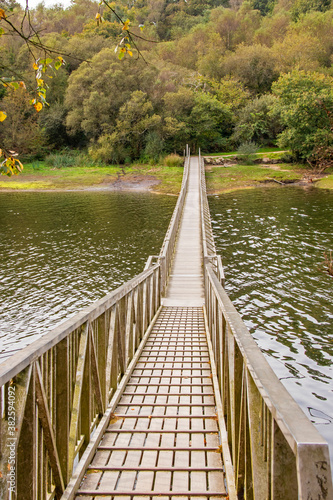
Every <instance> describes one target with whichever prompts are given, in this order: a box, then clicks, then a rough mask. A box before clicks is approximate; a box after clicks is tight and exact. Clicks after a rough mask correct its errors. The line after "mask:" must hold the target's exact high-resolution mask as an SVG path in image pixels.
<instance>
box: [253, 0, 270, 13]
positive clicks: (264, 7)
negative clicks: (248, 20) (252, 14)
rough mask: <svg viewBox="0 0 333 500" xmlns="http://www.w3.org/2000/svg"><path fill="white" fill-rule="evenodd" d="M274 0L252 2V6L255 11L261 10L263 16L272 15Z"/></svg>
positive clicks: (255, 0)
mask: <svg viewBox="0 0 333 500" xmlns="http://www.w3.org/2000/svg"><path fill="white" fill-rule="evenodd" d="M274 5H275V1H274V0H252V2H251V6H252V8H253V9H256V10H259V11H260V13H261V15H262V16H267V15H268V14H271V13H272V11H273V9H274Z"/></svg>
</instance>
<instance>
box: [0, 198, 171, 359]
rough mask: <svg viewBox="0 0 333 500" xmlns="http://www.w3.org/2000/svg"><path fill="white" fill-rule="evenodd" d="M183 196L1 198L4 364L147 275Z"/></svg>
mask: <svg viewBox="0 0 333 500" xmlns="http://www.w3.org/2000/svg"><path fill="white" fill-rule="evenodd" d="M175 203H176V197H171V196H159V195H155V194H151V193H119V192H109V193H106V192H99V193H96V192H66V193H18V194H15V193H8V194H7V193H1V194H0V207H1V217H0V252H1V262H0V294H1V303H0V332H1V338H0V359H1V358H2V359H4V357H5V356H8V354H9V353H11V352H13V351H14V350H16V349H19V348H22V347H24V346H25V345H27V344H28V343H31V342H32V341H33V340H36V339H37V338H39V337H40V336H41V335H43V334H44V333H47V331H48V330H49V329H50V328H51V327H54V326H55V325H56V324H59V323H60V322H61V321H63V320H64V319H66V318H68V317H69V316H70V315H72V314H73V313H75V312H77V311H79V310H80V309H82V308H83V307H85V306H87V305H89V304H91V303H92V302H94V301H95V300H97V299H100V298H101V297H103V296H104V295H105V294H106V293H108V292H110V291H111V290H112V289H115V288H116V287H118V286H119V285H121V284H122V283H124V282H125V281H127V280H129V279H130V278H132V277H134V276H135V275H136V274H138V273H139V272H141V271H143V268H144V265H145V262H146V260H147V258H148V256H149V255H154V254H158V253H159V251H160V247H161V245H162V242H163V239H164V236H165V232H166V230H167V227H168V225H169V221H170V218H171V215H172V212H173V209H174V206H175Z"/></svg>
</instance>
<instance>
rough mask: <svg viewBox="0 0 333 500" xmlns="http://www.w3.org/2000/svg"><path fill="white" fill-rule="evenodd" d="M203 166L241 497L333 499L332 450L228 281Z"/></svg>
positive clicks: (218, 358) (214, 297)
mask: <svg viewBox="0 0 333 500" xmlns="http://www.w3.org/2000/svg"><path fill="white" fill-rule="evenodd" d="M199 161H200V167H201V169H200V171H201V193H200V201H201V224H202V241H203V255H204V274H205V309H206V317H207V329H208V335H209V338H210V341H211V345H212V351H213V357H214V361H215V365H216V372H217V380H218V390H219V392H220V396H221V401H222V405H221V407H222V414H223V415H222V418H223V422H222V426H221V427H222V428H224V429H225V430H226V436H227V439H225V440H223V439H222V443H223V444H222V447H224V452H225V454H227V455H228V456H229V455H230V456H231V460H232V464H233V470H234V474H235V484H236V490H237V494H238V496H239V498H253V499H255V500H263V499H268V498H274V500H308V499H309V498H318V499H322V500H324V499H328V498H333V488H332V476H331V468H330V459H329V448H328V444H327V442H326V441H325V439H324V438H323V437H322V436H321V435H320V434H319V432H318V431H317V429H316V428H315V427H314V425H313V424H312V423H311V422H310V420H309V419H308V418H307V417H306V415H305V414H304V413H303V411H302V410H301V408H300V407H299V405H298V404H297V403H296V402H295V401H294V400H293V398H292V397H291V396H290V394H289V393H288V391H287V389H286V388H285V387H284V386H283V384H282V383H281V382H280V380H279V379H278V377H277V376H276V375H275V373H274V371H273V370H272V368H271V367H270V365H269V364H268V362H267V360H266V359H265V357H264V355H263V353H262V352H261V350H260V349H259V347H258V345H257V344H256V342H255V340H254V339H253V337H252V336H251V334H250V332H249V330H248V329H247V327H246V325H245V324H244V322H243V321H242V319H241V317H240V315H239V313H238V312H237V311H236V309H235V307H234V306H233V304H232V302H231V301H230V299H229V297H228V295H227V294H226V292H225V290H224V288H223V286H224V272H223V267H222V259H221V257H220V256H219V255H217V254H216V250H215V244H214V238H213V232H212V226H211V218H210V212H209V205H208V199H207V193H206V185H205V179H204V162H203V160H202V158H201V156H199Z"/></svg>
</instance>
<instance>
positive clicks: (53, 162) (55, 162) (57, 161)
mask: <svg viewBox="0 0 333 500" xmlns="http://www.w3.org/2000/svg"><path fill="white" fill-rule="evenodd" d="M75 163H76V159H75V155H74V154H72V153H70V152H69V151H63V152H61V153H51V154H50V155H48V156H47V157H46V158H45V164H46V165H47V166H49V167H52V168H57V169H59V168H67V167H73V166H74V165H75Z"/></svg>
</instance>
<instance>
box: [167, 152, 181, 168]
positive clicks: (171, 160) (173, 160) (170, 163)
mask: <svg viewBox="0 0 333 500" xmlns="http://www.w3.org/2000/svg"><path fill="white" fill-rule="evenodd" d="M163 163H164V165H165V166H166V167H182V166H183V164H184V159H183V158H182V157H181V156H179V155H177V154H171V155H168V156H166V157H165V158H164V161H163Z"/></svg>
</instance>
